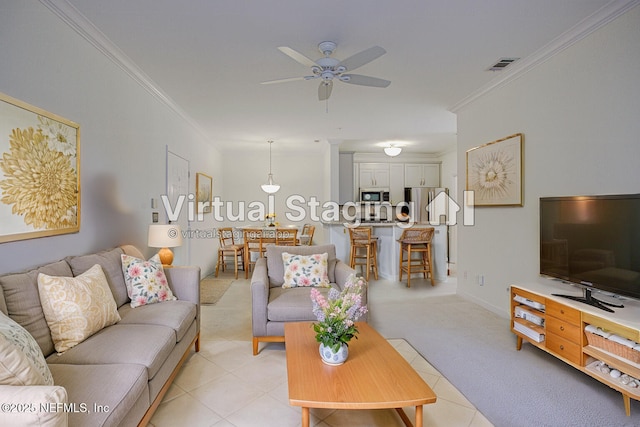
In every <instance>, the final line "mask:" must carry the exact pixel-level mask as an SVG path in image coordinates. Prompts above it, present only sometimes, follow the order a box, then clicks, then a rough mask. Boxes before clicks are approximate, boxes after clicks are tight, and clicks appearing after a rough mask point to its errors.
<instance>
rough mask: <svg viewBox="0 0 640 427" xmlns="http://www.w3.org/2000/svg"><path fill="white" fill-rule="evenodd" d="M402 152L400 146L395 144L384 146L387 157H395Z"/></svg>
mask: <svg viewBox="0 0 640 427" xmlns="http://www.w3.org/2000/svg"><path fill="white" fill-rule="evenodd" d="M400 152H402V148H401V147H396V146H395V145H391V146H389V147H384V154H386V155H387V156H389V157H395V156H397V155H398V154H400Z"/></svg>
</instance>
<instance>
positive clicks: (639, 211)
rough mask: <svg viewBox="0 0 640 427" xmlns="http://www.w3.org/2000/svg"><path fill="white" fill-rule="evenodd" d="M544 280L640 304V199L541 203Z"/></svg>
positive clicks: (566, 199)
mask: <svg viewBox="0 0 640 427" xmlns="http://www.w3.org/2000/svg"><path fill="white" fill-rule="evenodd" d="M540 274H542V275H546V276H551V277H555V278H558V279H562V280H565V281H567V282H571V283H576V284H580V285H582V286H584V287H586V288H596V289H600V290H603V291H608V292H611V293H614V294H618V295H624V296H629V297H633V298H637V299H640V194H628V195H609V196H572V197H543V198H540ZM589 295H590V293H589Z"/></svg>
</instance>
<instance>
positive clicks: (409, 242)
mask: <svg viewBox="0 0 640 427" xmlns="http://www.w3.org/2000/svg"><path fill="white" fill-rule="evenodd" d="M433 234H434V228H433V227H428V228H425V227H422V228H407V229H405V230H404V231H403V232H402V235H401V236H400V239H398V242H399V243H400V264H399V266H398V267H399V268H398V270H399V273H400V277H399V278H398V280H399V281H400V282H402V273H403V272H406V273H407V287H408V288H410V287H411V275H412V274H414V273H423V274H424V278H425V279H426V278H427V274H429V278H430V279H431V286H434V285H435V282H434V280H433V262H432V258H431V240H432V239H433ZM405 252H406V253H407V259H406V260H405V259H404V254H405ZM416 253H417V254H418V255H419V258H416V257H414V256H413V254H416Z"/></svg>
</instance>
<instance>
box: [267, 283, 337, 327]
mask: <svg viewBox="0 0 640 427" xmlns="http://www.w3.org/2000/svg"><path fill="white" fill-rule="evenodd" d="M331 286H332V287H336V285H335V284H331ZM336 288H337V287H336ZM311 289H317V290H318V291H319V292H320V293H321V294H322V295H323V296H324V297H325V298H326V297H328V295H329V289H330V288H311V287H306V288H291V289H287V288H282V287H280V288H271V290H270V291H269V303H268V304H267V319H268V320H269V321H272V322H302V321H307V320H317V319H316V316H315V315H314V314H313V304H312V303H311V296H310V293H311Z"/></svg>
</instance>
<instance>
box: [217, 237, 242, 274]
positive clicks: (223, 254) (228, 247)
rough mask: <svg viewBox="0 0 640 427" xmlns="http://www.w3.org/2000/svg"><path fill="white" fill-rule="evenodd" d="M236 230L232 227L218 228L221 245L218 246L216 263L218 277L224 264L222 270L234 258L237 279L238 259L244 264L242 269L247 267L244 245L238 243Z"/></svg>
mask: <svg viewBox="0 0 640 427" xmlns="http://www.w3.org/2000/svg"><path fill="white" fill-rule="evenodd" d="M233 235H234V231H233V228H231V227H223V228H220V229H218V240H219V241H220V245H219V246H218V262H217V264H216V277H218V272H219V271H220V266H222V271H225V269H226V261H229V260H230V259H231V258H233V264H234V270H235V275H236V279H237V278H238V260H239V261H240V264H241V265H242V269H243V270H244V269H245V267H244V266H245V264H244V245H242V244H236V242H235V239H234V236H233Z"/></svg>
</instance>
